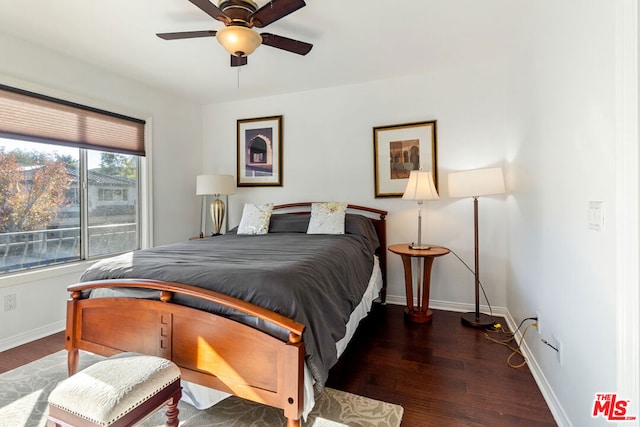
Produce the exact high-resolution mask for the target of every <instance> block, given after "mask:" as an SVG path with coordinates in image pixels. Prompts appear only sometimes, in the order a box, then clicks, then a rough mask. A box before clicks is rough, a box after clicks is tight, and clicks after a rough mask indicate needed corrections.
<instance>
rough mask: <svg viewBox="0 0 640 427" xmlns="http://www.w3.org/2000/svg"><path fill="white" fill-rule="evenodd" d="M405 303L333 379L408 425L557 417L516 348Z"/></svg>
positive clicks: (40, 345) (6, 364) (1, 359)
mask: <svg viewBox="0 0 640 427" xmlns="http://www.w3.org/2000/svg"><path fill="white" fill-rule="evenodd" d="M402 309H403V307H400V306H394V305H385V306H381V305H375V306H374V309H373V311H372V313H371V315H370V316H369V317H368V318H367V319H365V320H364V321H363V322H362V324H361V325H360V327H359V328H358V332H357V333H356V335H355V337H354V339H353V340H352V342H351V343H350V344H349V347H348V348H347V350H346V351H345V353H344V354H343V355H342V357H341V359H340V360H339V361H338V363H337V364H336V366H334V368H333V369H332V370H331V372H330V374H329V381H328V383H327V386H328V387H332V388H335V389H339V390H344V391H348V392H351V393H354V394H359V395H362V396H367V397H370V398H373V399H379V400H384V401H386V402H391V403H396V404H399V405H401V406H402V407H403V408H404V416H403V420H402V426H404V427H414V426H415V427H423V426H425V427H426V426H439V427H441V426H447V427H449V426H492V427H501V426H509V427H511V426H527V427H532V426H555V425H556V423H555V422H554V420H553V417H552V415H551V412H550V411H549V408H548V407H547V404H546V403H545V401H544V399H543V397H542V395H541V393H540V391H539V390H538V387H537V386H536V383H535V381H534V379H533V377H532V376H531V373H530V372H529V369H528V367H527V366H524V367H522V368H519V369H514V368H511V367H509V366H508V365H507V361H506V359H507V357H508V356H509V354H510V353H511V350H509V349H508V348H506V347H504V346H501V345H499V344H495V343H493V342H491V341H489V340H487V339H486V338H485V337H484V331H482V330H477V329H473V328H468V327H465V326H463V325H462V324H461V323H460V314H459V313H454V312H448V311H439V310H434V315H433V322H432V323H431V324H426V325H414V324H408V323H405V322H404V320H403V315H402ZM503 324H505V323H504V322H503ZM63 348H64V335H63V333H62V332H61V333H58V334H54V335H51V336H50V337H47V338H43V339H41V340H37V341H34V342H32V343H29V344H25V345H23V346H20V347H16V348H14V349H11V350H8V351H5V352H2V353H0V373H1V372H5V371H7V370H10V369H13V368H16V367H18V366H21V365H23V364H25V363H28V362H30V361H32V360H35V359H38V358H40V357H43V356H45V355H47V354H50V353H53V352H56V351H58V350H61V349H63ZM513 362H515V360H513Z"/></svg>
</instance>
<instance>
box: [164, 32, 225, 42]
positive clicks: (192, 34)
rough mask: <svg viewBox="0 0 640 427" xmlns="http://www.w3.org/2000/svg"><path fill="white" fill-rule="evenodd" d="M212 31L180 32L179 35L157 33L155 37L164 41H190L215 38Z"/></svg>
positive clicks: (214, 33)
mask: <svg viewBox="0 0 640 427" xmlns="http://www.w3.org/2000/svg"><path fill="white" fill-rule="evenodd" d="M215 35H216V32H215V31H213V30H205V31H181V32H179V33H158V34H156V36H158V37H160V38H161V39H165V40H178V39H192V38H194V37H215Z"/></svg>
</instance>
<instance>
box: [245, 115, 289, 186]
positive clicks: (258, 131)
mask: <svg viewBox="0 0 640 427" xmlns="http://www.w3.org/2000/svg"><path fill="white" fill-rule="evenodd" d="M237 132H238V171H237V172H238V173H237V175H236V176H237V181H238V187H257V186H271V187H282V116H272V117H260V118H257V119H243V120H238V128H237Z"/></svg>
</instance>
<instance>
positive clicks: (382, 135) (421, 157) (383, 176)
mask: <svg viewBox="0 0 640 427" xmlns="http://www.w3.org/2000/svg"><path fill="white" fill-rule="evenodd" d="M436 122H437V121H436V120H430V121H425V122H415V123H405V124H400V125H389V126H377V127H374V128H373V162H374V180H375V196H376V197H402V194H403V193H404V190H405V187H406V186H407V182H408V180H409V174H410V173H411V171H412V170H424V171H430V172H432V174H433V182H434V184H435V186H436V190H438V168H437V166H438V165H437V151H436V148H437V143H436V134H437V133H436Z"/></svg>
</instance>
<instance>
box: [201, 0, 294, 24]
mask: <svg viewBox="0 0 640 427" xmlns="http://www.w3.org/2000/svg"><path fill="white" fill-rule="evenodd" d="M191 1H193V0H191ZM306 5H307V4H306V3H305V2H304V0H271V1H270V2H268V3H267V4H265V5H264V6H262V7H261V8H260V9H258V10H256V11H255V12H254V13H252V14H251V15H249V17H248V18H247V20H248V21H249V22H250V23H251V25H252V26H254V27H258V28H262V27H266V26H267V25H269V24H271V23H272V22H275V21H277V20H278V19H280V18H284V17H285V16H287V15H288V14H290V13H291V12H295V11H296V10H298V9H300V8H302V7H304V6H306Z"/></svg>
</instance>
